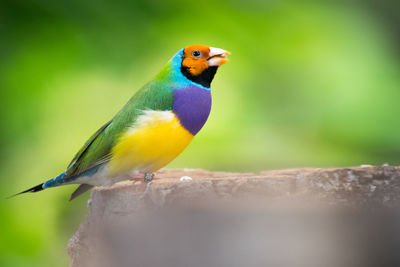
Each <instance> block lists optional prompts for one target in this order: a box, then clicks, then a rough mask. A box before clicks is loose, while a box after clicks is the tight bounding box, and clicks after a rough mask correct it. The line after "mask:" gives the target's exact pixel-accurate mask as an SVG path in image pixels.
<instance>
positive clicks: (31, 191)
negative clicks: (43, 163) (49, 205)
mask: <svg viewBox="0 0 400 267" xmlns="http://www.w3.org/2000/svg"><path fill="white" fill-rule="evenodd" d="M43 184H44V183H41V184H38V185H37V186H34V187H31V188H29V189H27V190H25V191H22V192H19V193H17V194H14V195H12V196H9V197H7V198H12V197H15V196H18V195H21V194H25V193H36V192H39V191H42V190H43V189H44V188H43Z"/></svg>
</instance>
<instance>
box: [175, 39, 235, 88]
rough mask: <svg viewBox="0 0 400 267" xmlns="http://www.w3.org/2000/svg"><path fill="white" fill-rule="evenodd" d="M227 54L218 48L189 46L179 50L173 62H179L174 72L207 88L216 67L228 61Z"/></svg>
mask: <svg viewBox="0 0 400 267" xmlns="http://www.w3.org/2000/svg"><path fill="white" fill-rule="evenodd" d="M229 54H230V53H229V52H228V51H225V50H223V49H220V48H214V47H209V46H206V45H191V46H187V47H185V48H184V49H181V50H180V51H179V52H178V53H177V54H176V55H175V57H174V58H173V61H175V62H176V63H178V62H179V63H178V64H177V65H175V67H176V71H179V72H180V73H181V74H183V75H184V76H185V77H186V78H187V79H189V80H190V81H192V82H194V83H196V84H200V85H202V86H204V87H206V88H209V87H210V84H211V81H212V80H213V78H214V75H215V73H216V72H217V69H218V67H219V66H221V65H222V64H224V63H226V62H228V61H229V60H228V59H227V55H229ZM178 69H179V70H178Z"/></svg>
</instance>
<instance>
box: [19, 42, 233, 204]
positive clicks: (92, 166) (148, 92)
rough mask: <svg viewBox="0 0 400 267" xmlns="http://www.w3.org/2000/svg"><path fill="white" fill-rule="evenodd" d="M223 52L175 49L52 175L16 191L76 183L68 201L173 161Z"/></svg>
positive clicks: (189, 135) (200, 111)
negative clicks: (170, 56) (53, 176)
mask: <svg viewBox="0 0 400 267" xmlns="http://www.w3.org/2000/svg"><path fill="white" fill-rule="evenodd" d="M228 54H229V52H228V51H225V50H223V49H220V48H214V47H209V46H205V45H191V46H188V47H185V48H183V49H181V50H179V51H178V52H177V53H176V54H175V55H174V56H173V57H172V58H171V59H170V60H169V61H168V63H167V64H166V65H165V66H164V68H163V69H162V70H161V72H160V73H159V74H158V75H156V76H155V78H154V79H153V80H152V81H150V82H149V83H147V84H146V85H144V86H143V87H142V88H141V89H140V90H139V91H137V92H136V93H135V94H134V95H133V96H132V98H131V99H130V100H129V101H128V103H127V104H126V105H125V106H124V107H123V108H122V109H121V110H120V111H119V112H118V113H117V114H116V115H115V116H114V118H113V119H112V120H110V121H109V122H107V123H106V124H104V125H103V126H102V127H101V128H100V129H99V130H97V132H95V133H94V134H93V135H92V136H91V137H90V138H89V139H88V140H87V141H86V143H85V144H84V145H83V147H82V148H81V149H80V150H79V151H78V153H77V154H76V155H75V157H74V158H73V159H72V161H71V163H70V164H69V166H68V167H67V169H66V170H65V171H64V172H63V173H61V174H60V175H58V176H57V177H55V178H53V179H50V180H48V181H46V182H44V183H41V184H39V185H37V186H35V187H32V188H29V189H28V190H25V191H23V192H21V193H19V194H22V193H28V192H38V191H42V190H43V189H47V188H50V187H56V186H60V185H68V184H79V187H78V188H77V189H76V190H75V191H74V192H73V193H72V195H71V198H70V200H72V199H74V198H75V197H77V196H79V195H80V194H82V193H84V192H86V191H88V190H89V189H91V188H92V187H93V186H110V185H112V184H114V183H116V182H119V181H121V180H126V179H128V178H129V177H132V175H137V174H139V173H142V174H144V180H145V182H149V181H151V180H152V179H153V176H154V174H153V173H154V172H155V171H157V170H159V169H160V168H162V167H164V166H165V165H167V164H168V163H169V162H171V161H172V160H173V159H175V158H176V157H177V156H178V155H179V154H180V153H181V152H182V151H183V150H184V149H185V148H186V147H187V146H188V145H189V143H190V142H191V141H192V139H193V137H194V136H195V135H196V134H197V133H198V132H199V131H200V129H201V128H202V127H203V125H204V124H205V122H206V121H207V119H208V115H209V113H210V109H211V91H210V85H211V82H212V80H213V78H214V75H215V73H216V72H217V70H218V67H219V66H221V65H222V64H224V63H226V62H228V59H227V55H228Z"/></svg>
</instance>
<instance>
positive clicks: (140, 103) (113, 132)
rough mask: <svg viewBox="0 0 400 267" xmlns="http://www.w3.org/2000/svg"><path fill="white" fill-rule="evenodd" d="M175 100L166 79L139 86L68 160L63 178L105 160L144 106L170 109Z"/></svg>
mask: <svg viewBox="0 0 400 267" xmlns="http://www.w3.org/2000/svg"><path fill="white" fill-rule="evenodd" d="M173 102H174V98H173V93H172V88H170V87H168V85H166V84H165V83H160V82H151V83H149V84H147V85H145V86H144V87H142V89H140V90H139V91H138V92H137V93H136V94H134V95H133V96H132V98H131V99H130V100H129V101H128V103H127V104H126V105H125V106H124V107H123V108H122V109H121V110H120V111H119V112H118V113H117V114H116V115H115V117H114V118H113V119H112V120H110V121H109V122H107V123H106V124H104V125H103V126H102V127H101V128H100V129H99V130H97V131H96V132H95V133H94V134H93V135H92V136H91V137H90V138H89V139H88V140H87V141H86V143H85V144H84V145H83V147H82V148H81V149H80V150H79V151H78V153H77V154H76V155H75V156H74V158H73V159H72V161H71V163H70V164H69V166H68V168H67V170H66V175H65V177H64V178H68V177H72V176H79V175H80V174H81V173H83V172H85V171H87V170H89V169H91V168H93V167H95V166H98V165H100V164H103V163H106V162H107V161H109V159H110V157H111V151H112V148H113V147H114V145H115V143H116V142H117V140H118V138H119V136H120V135H121V134H122V133H124V132H125V130H126V129H127V128H129V127H132V125H134V122H135V121H136V119H137V118H138V116H139V115H140V114H142V112H143V110H149V109H151V110H160V111H165V110H171V109H172V105H173Z"/></svg>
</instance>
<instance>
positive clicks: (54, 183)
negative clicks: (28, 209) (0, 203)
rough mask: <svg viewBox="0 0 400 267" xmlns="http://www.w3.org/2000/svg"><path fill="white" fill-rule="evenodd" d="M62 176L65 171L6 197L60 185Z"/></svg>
mask: <svg viewBox="0 0 400 267" xmlns="http://www.w3.org/2000/svg"><path fill="white" fill-rule="evenodd" d="M64 176H65V173H64V172H63V173H61V174H60V175H58V176H57V177H55V178H53V179H50V180H48V181H46V182H44V183H41V184H38V185H37V186H34V187H31V188H29V189H27V190H25V191H22V192H19V193H17V194H14V195H12V196H9V197H8V198H12V197H15V196H18V195H21V194H25V193H36V192H39V191H42V190H43V189H45V188H48V187H54V186H58V185H61V184H63V183H64V181H63V178H64Z"/></svg>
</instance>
